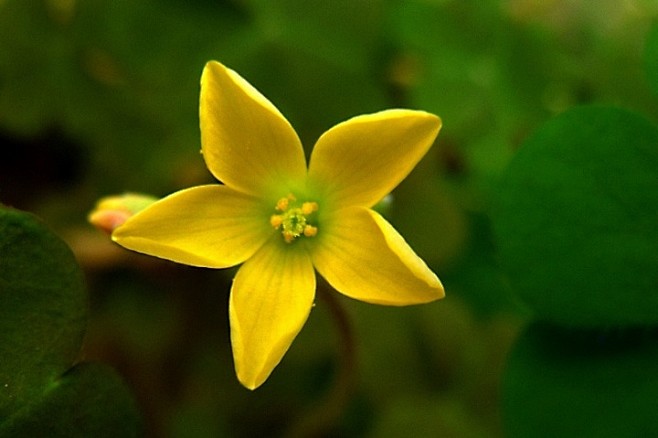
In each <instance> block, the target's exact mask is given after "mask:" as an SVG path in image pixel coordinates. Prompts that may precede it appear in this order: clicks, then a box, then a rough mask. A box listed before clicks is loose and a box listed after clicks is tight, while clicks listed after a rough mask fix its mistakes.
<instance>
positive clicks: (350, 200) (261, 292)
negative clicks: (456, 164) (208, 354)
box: [112, 61, 444, 389]
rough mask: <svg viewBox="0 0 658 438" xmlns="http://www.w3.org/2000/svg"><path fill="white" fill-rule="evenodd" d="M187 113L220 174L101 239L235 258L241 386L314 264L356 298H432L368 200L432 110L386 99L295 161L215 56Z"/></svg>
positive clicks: (407, 154) (403, 162)
mask: <svg viewBox="0 0 658 438" xmlns="http://www.w3.org/2000/svg"><path fill="white" fill-rule="evenodd" d="M199 113H200V119H201V143H202V152H203V157H204V159H205V161H206V164H207V166H208V169H209V170H210V172H211V173H212V174H213V175H214V176H215V177H216V178H217V179H218V180H219V181H221V182H222V183H223V184H215V185H203V186H198V187H192V188H189V189H185V190H181V191H179V192H177V193H174V194H172V195H170V196H168V197H165V198H163V199H162V200H160V201H158V202H156V203H154V204H152V205H150V206H149V207H147V208H146V209H145V210H142V211H141V212H139V213H137V214H136V215H134V216H132V217H131V218H130V219H128V220H127V221H126V223H125V224H124V225H122V226H120V227H119V228H117V229H116V230H115V231H114V233H113V235H112V238H113V239H114V240H115V241H116V242H118V243H119V244H120V245H122V246H124V247H126V248H128V249H131V250H134V251H138V252H141V253H145V254H150V255H153V256H156V257H161V258H164V259H168V260H173V261H175V262H178V263H183V264H187V265H193V266H203V267H209V268H226V267H230V266H235V265H238V264H241V263H242V266H241V267H240V268H239V270H238V272H237V274H236V276H235V279H234V281H233V285H232V288H231V293H230V301H229V319H230V326H231V344H232V348H233V357H234V361H235V369H236V373H237V376H238V379H239V380H240V382H241V383H242V384H243V385H244V386H246V387H247V388H249V389H254V388H256V387H258V386H260V385H261V384H262V383H263V382H264V381H265V380H266V379H267V377H268V376H269V375H270V373H271V372H272V370H273V369H274V367H276V365H277V364H278V363H279V362H280V361H281V359H282V357H283V355H284V354H285V352H286V351H287V350H288V348H289V347H290V344H291V343H292V341H293V339H294V338H295V336H297V334H298V333H299V331H300V330H301V328H302V326H303V325H304V323H305V322H306V319H307V318H308V316H309V313H310V311H311V308H312V306H313V301H314V298H315V288H316V284H315V281H316V278H315V270H317V271H318V272H319V274H320V275H322V277H324V278H325V280H327V282H328V283H329V284H330V285H331V286H332V287H333V288H335V289H336V290H337V291H338V292H340V293H343V294H344V295H347V296H349V297H352V298H355V299H358V300H362V301H367V302H370V303H377V304H387V305H395V306H402V305H409V304H417V303H425V302H429V301H432V300H436V299H438V298H442V297H443V295H444V292H443V287H442V285H441V282H440V281H439V279H438V278H437V277H436V275H435V274H434V273H433V272H432V271H431V270H430V269H429V268H428V267H427V265H426V264H425V263H424V262H423V261H422V260H421V259H420V258H419V257H418V256H417V255H416V254H415V253H414V252H413V250H412V249H411V248H410V247H409V246H408V245H407V243H406V242H405V241H404V239H403V238H402V236H400V235H399V234H398V233H397V231H395V229H394V228H393V227H392V226H391V225H390V224H389V223H388V222H387V221H386V220H385V219H384V218H383V217H382V216H380V215H379V214H378V213H376V212H375V211H373V210H372V209H371V207H372V206H373V205H375V204H376V203H377V202H378V201H379V200H380V199H382V198H383V197H384V196H385V195H387V194H388V193H389V192H390V191H391V190H392V189H393V188H395V187H396V186H397V185H398V184H399V183H400V181H402V180H403V179H404V178H405V177H406V176H407V175H408V174H409V172H410V171H411V170H412V169H413V168H414V166H415V165H416V164H417V163H418V161H419V160H420V159H421V158H422V157H423V156H424V155H425V153H426V152H427V150H428V149H429V148H430V146H431V145H432V143H433V141H434V139H435V137H436V135H437V134H438V132H439V129H440V128H441V120H440V119H439V118H438V117H437V116H435V115H432V114H429V113H425V112H422V111H411V110H402V109H394V110H388V111H382V112H378V113H375V114H370V115H363V116H359V117H354V118H352V119H350V120H347V121H346V122H343V123H340V124H338V125H336V126H334V127H333V128H331V129H330V130H329V131H327V132H325V133H324V134H323V135H322V136H321V137H320V138H319V140H318V141H317V143H316V144H315V148H314V149H313V153H312V155H311V158H310V164H309V165H308V168H307V166H306V159H305V156H304V151H303V149H302V145H301V143H300V140H299V138H298V137H297V134H296V133H295V131H294V129H293V128H292V126H291V125H290V123H288V121H287V120H286V119H285V118H284V117H283V115H282V114H281V113H280V112H279V111H278V110H277V108H276V107H275V106H274V105H273V104H272V103H271V102H270V101H269V100H267V99H266V98H265V97H264V96H263V95H261V94H260V93H259V92H258V91H257V90H256V89H255V88H253V87H252V86H251V85H250V84H249V83H248V82H247V81H246V80H244V79H243V78H242V77H241V76H239V75H238V74H237V73H236V72H234V71H232V70H230V69H228V68H226V67H225V66H223V65H222V64H220V63H218V62H214V61H212V62H209V63H208V64H207V65H206V67H205V69H204V71H203V75H202V77H201V99H200V110H199Z"/></svg>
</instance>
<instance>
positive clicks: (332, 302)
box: [286, 279, 356, 438]
mask: <svg viewBox="0 0 658 438" xmlns="http://www.w3.org/2000/svg"><path fill="white" fill-rule="evenodd" d="M318 280H319V282H318V292H317V295H318V298H319V299H320V300H322V302H323V304H325V306H326V309H327V310H328V311H329V314H330V315H331V318H332V320H333V322H334V324H335V327H336V331H337V335H338V336H337V342H336V343H337V344H338V349H339V356H338V371H337V374H336V377H335V380H334V383H333V385H332V387H331V388H330V389H329V391H328V392H327V394H326V395H325V396H324V397H323V399H321V400H320V401H318V403H317V404H315V405H314V406H313V407H311V408H310V409H309V410H308V411H307V412H306V413H305V414H304V415H302V416H301V417H300V418H299V420H298V421H296V422H294V423H293V424H292V425H291V427H290V428H289V429H288V433H287V434H286V436H287V437H291V438H292V437H308V436H323V435H325V434H326V433H327V432H331V428H332V426H334V425H335V423H336V421H337V420H338V419H339V418H340V416H341V414H342V413H343V411H344V410H345V406H346V405H347V403H348V402H349V400H350V397H351V395H352V393H353V391H354V385H355V383H356V378H355V377H356V376H355V374H356V345H355V340H354V333H353V330H352V325H351V324H350V321H349V318H348V316H347V313H346V312H345V308H344V307H343V305H342V304H341V303H340V301H339V299H338V295H337V293H336V291H334V290H333V289H332V288H331V286H329V285H328V284H327V283H326V282H324V281H323V280H322V279H318Z"/></svg>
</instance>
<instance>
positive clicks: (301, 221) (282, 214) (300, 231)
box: [270, 193, 318, 243]
mask: <svg viewBox="0 0 658 438" xmlns="http://www.w3.org/2000/svg"><path fill="white" fill-rule="evenodd" d="M274 209H275V210H276V211H277V212H278V213H277V214H273V215H272V216H271V217H270V224H272V226H273V227H274V228H276V229H277V230H281V235H282V236H283V239H284V240H285V241H286V243H292V242H293V241H294V240H295V239H297V238H298V237H300V236H305V237H313V236H315V235H316V234H318V228H317V227H315V226H313V225H312V222H313V221H312V219H313V215H314V213H315V212H316V211H318V203H317V202H302V203H301V204H300V203H298V202H297V198H296V197H295V195H293V194H292V193H291V194H289V195H288V196H286V197H285V198H281V199H279V200H278V201H277V203H276V206H275V207H274Z"/></svg>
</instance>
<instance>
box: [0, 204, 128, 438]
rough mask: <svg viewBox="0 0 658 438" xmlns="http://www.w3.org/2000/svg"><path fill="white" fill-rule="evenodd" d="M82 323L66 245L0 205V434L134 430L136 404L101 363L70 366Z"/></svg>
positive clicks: (76, 272) (79, 289)
mask: <svg viewBox="0 0 658 438" xmlns="http://www.w3.org/2000/svg"><path fill="white" fill-rule="evenodd" d="M86 321H87V294H86V291H85V288H84V283H83V276H82V272H81V271H80V269H79V267H78V265H77V263H76V260H75V258H74V256H73V253H72V252H71V250H70V249H69V248H68V247H67V246H66V244H65V243H64V242H63V241H62V240H61V239H59V238H58V237H57V236H55V235H54V234H53V233H52V232H50V231H49V230H48V229H47V228H46V227H45V226H44V225H43V224H42V223H41V222H40V221H39V220H38V219H36V218H35V217H34V216H33V215H31V214H27V213H23V212H20V211H17V210H13V209H8V208H4V207H0V357H2V360H1V361H0V419H1V420H0V435H2V436H131V435H135V434H136V433H137V431H138V427H137V424H138V421H139V420H138V414H137V410H136V409H135V406H134V402H133V400H132V398H131V396H130V394H129V393H128V390H127V389H126V388H125V386H124V385H123V383H121V381H120V379H119V378H118V376H116V375H115V374H114V373H113V372H112V371H111V370H109V369H106V368H105V367H104V366H101V365H90V364H83V365H78V366H76V367H75V368H73V369H70V367H71V365H72V364H73V363H74V361H75V360H76V359H77V357H78V355H79V351H80V347H81V345H82V338H83V335H84V331H85V327H86ZM116 431H130V433H119V435H115V434H114V432H116ZM111 432H112V433H111ZM102 434H106V435H102Z"/></svg>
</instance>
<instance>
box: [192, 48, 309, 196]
mask: <svg viewBox="0 0 658 438" xmlns="http://www.w3.org/2000/svg"><path fill="white" fill-rule="evenodd" d="M199 117H200V119H201V144H202V152H203V156H204V158H205V160H206V164H207V166H208V169H209V170H210V171H211V172H212V174H213V175H214V176H215V177H216V178H217V179H219V180H220V181H222V182H223V183H224V184H226V185H227V186H230V187H232V188H234V189H236V190H239V191H242V192H244V193H248V194H252V195H260V194H262V193H263V188H264V187H272V184H278V185H281V184H282V183H283V184H285V183H286V182H288V181H290V180H293V181H300V180H303V178H304V177H305V176H306V158H305V157H304V151H303V149H302V145H301V142H300V141H299V138H298V137H297V134H296V133H295V130H294V129H293V128H292V126H290V123H288V121H287V120H286V119H285V118H284V117H283V115H281V113H280V112H279V110H277V109H276V107H275V106H274V105H272V103H271V102H270V101H269V100H267V99H266V98H265V97H264V96H263V95H262V94H260V93H259V92H258V91H257V90H256V89H255V88H254V87H252V86H251V85H250V84H249V83H248V82H247V81H246V80H244V79H243V78H242V77H241V76H240V75H238V74H237V73H236V72H234V71H233V70H230V69H228V68H226V67H225V66H223V65H222V64H220V63H218V62H216V61H211V62H209V63H208V64H206V67H205V68H204V70H203V75H202V76H201V101H200V107H199Z"/></svg>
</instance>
